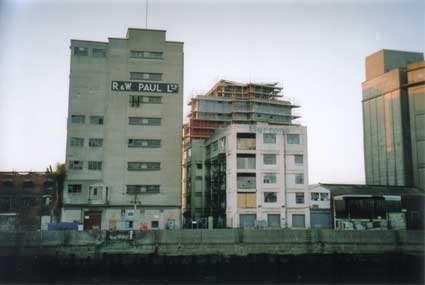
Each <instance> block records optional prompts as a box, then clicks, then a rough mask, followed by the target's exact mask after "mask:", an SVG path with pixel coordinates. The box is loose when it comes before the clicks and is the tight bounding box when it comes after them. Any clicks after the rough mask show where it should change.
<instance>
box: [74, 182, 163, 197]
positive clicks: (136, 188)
mask: <svg viewBox="0 0 425 285" xmlns="http://www.w3.org/2000/svg"><path fill="white" fill-rule="evenodd" d="M82 189H83V185H82V184H68V193H81V191H82ZM159 189H160V186H159V185H127V191H126V192H127V194H129V195H135V194H141V193H152V194H153V193H159ZM95 195H96V194H95Z"/></svg>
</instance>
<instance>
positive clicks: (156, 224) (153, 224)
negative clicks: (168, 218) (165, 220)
mask: <svg viewBox="0 0 425 285" xmlns="http://www.w3.org/2000/svg"><path fill="white" fill-rule="evenodd" d="M158 227H159V222H158V221H152V222H151V228H152V229H157V228H158Z"/></svg>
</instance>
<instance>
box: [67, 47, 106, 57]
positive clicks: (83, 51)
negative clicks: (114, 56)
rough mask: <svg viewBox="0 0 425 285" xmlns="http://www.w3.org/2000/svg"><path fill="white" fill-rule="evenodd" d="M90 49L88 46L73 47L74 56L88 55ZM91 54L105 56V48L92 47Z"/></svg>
mask: <svg viewBox="0 0 425 285" xmlns="http://www.w3.org/2000/svg"><path fill="white" fill-rule="evenodd" d="M89 51H90V49H89V48H88V47H74V55H75V56H88V55H89ZM90 55H91V56H93V57H106V49H103V48H92V49H91V54H90Z"/></svg>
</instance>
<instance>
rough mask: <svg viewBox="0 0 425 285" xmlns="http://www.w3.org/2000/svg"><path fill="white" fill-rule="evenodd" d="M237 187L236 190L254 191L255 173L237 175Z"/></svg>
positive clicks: (255, 186)
mask: <svg viewBox="0 0 425 285" xmlns="http://www.w3.org/2000/svg"><path fill="white" fill-rule="evenodd" d="M237 187H238V189H256V188H257V185H256V177H255V173H238V175H237Z"/></svg>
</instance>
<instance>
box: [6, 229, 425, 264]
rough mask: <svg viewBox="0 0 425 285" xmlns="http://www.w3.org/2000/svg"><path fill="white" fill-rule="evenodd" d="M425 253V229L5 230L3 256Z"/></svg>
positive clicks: (97, 256)
mask: <svg viewBox="0 0 425 285" xmlns="http://www.w3.org/2000/svg"><path fill="white" fill-rule="evenodd" d="M383 253H400V254H401V253H402V254H416V255H423V254H424V231H334V230H243V229H216V230H175V231H166V230H158V231H148V232H139V231H135V232H133V233H132V234H131V233H130V232H107V231H38V232H1V233H0V255H2V256H6V255H11V254H14V255H17V256H28V255H34V254H35V255H55V256H57V255H75V256H77V257H93V258H99V257H101V256H103V255H104V254H107V255H111V254H141V255H146V254H155V255H164V256H187V255H209V254H213V255H224V256H226V255H227V256H229V255H236V256H246V255H249V254H279V255H288V254H290V255H302V254H383Z"/></svg>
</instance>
